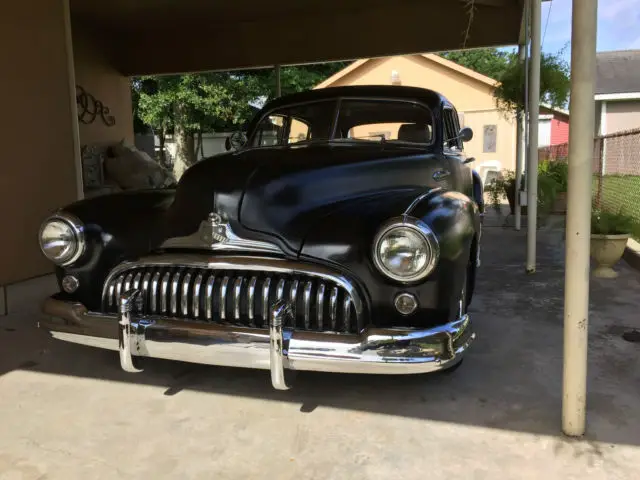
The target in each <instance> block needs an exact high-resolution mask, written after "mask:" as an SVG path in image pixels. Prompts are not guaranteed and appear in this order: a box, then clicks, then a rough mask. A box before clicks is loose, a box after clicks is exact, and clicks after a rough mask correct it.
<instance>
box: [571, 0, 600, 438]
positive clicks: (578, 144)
mask: <svg viewBox="0 0 640 480" xmlns="http://www.w3.org/2000/svg"><path fill="white" fill-rule="evenodd" d="M597 11H598V0H573V22H572V28H571V32H572V33H571V37H572V39H571V100H570V102H571V103H570V111H571V119H570V131H569V160H568V163H569V180H568V184H569V186H568V192H567V226H566V239H567V240H566V242H567V244H566V251H565V264H566V270H565V279H564V281H565V284H564V292H565V293H564V371H563V377H564V378H563V389H562V390H563V392H562V430H563V431H564V433H565V434H567V435H571V436H579V435H582V434H584V432H585V424H586V396H587V329H588V320H589V244H590V234H591V188H592V187H591V171H592V164H591V161H592V156H593V136H594V132H593V130H594V127H595V118H594V117H595V102H594V92H595V73H596V31H597Z"/></svg>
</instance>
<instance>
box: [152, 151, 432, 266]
mask: <svg viewBox="0 0 640 480" xmlns="http://www.w3.org/2000/svg"><path fill="white" fill-rule="evenodd" d="M441 167H442V164H441V163H440V161H439V160H437V159H436V157H435V156H434V155H432V154H429V153H428V152H426V151H425V150H424V149H414V148H411V149H409V148H397V147H394V148H387V147H383V146H380V145H375V146H372V147H368V146H353V145H321V146H306V147H300V148H292V147H289V148H259V149H249V150H244V151H240V152H236V153H229V154H223V155H218V156H215V157H211V158H209V159H206V160H203V161H201V162H199V163H197V164H196V165H194V166H193V167H191V168H190V169H189V170H187V171H186V172H185V174H184V175H183V177H182V179H181V180H180V182H179V185H178V188H177V191H176V196H175V201H174V203H173V205H172V206H171V208H169V209H168V210H167V214H166V219H165V222H164V226H165V228H164V230H163V233H162V235H161V236H162V237H164V238H168V237H172V236H184V235H189V234H191V233H193V232H194V231H195V230H196V229H197V228H198V225H199V223H200V222H201V221H202V220H203V219H205V218H206V216H207V215H208V214H209V213H210V212H211V211H217V212H219V213H222V214H224V215H225V216H226V217H227V218H228V219H229V223H230V225H231V227H232V229H233V230H234V231H235V232H236V234H238V235H240V236H243V237H247V238H252V239H262V240H267V241H273V242H275V243H278V244H279V245H281V246H282V247H283V249H285V250H288V251H290V252H295V253H299V252H300V250H301V248H302V245H303V242H304V239H305V237H306V236H307V235H308V233H309V232H310V231H311V230H312V229H313V228H314V226H316V225H317V224H318V223H319V222H320V220H321V219H322V218H323V217H326V216H328V215H330V214H331V213H332V212H333V211H336V210H338V209H342V208H343V207H344V206H345V205H346V204H349V205H352V204H354V202H358V203H359V202H364V203H363V205H365V204H366V203H368V202H369V201H370V199H371V198H373V197H375V198H384V196H385V195H388V196H393V197H397V195H400V196H402V197H404V196H406V197H407V199H409V198H411V196H412V195H415V194H417V193H419V192H422V191H425V190H426V189H427V188H428V187H430V186H435V181H434V180H433V173H434V172H435V171H436V170H437V169H438V168H441ZM409 201H410V200H409ZM399 213H401V212H398V214H399Z"/></svg>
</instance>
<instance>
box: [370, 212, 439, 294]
mask: <svg viewBox="0 0 640 480" xmlns="http://www.w3.org/2000/svg"><path fill="white" fill-rule="evenodd" d="M398 229H409V230H411V231H412V232H414V233H418V234H419V235H420V237H421V238H422V239H423V241H424V244H425V246H426V248H427V249H428V251H429V259H428V261H427V263H426V264H425V266H424V267H423V268H422V270H420V271H419V272H417V273H415V274H413V275H411V276H401V275H397V274H395V273H394V272H392V271H390V270H389V269H388V268H387V267H386V266H385V265H384V263H383V262H382V260H381V259H380V243H381V242H382V241H383V240H384V239H385V237H386V236H387V235H388V234H389V233H391V232H394V231H396V230H398ZM372 256H373V263H374V265H375V266H376V268H377V269H378V271H379V272H380V273H381V274H382V275H384V276H385V277H387V278H390V279H391V280H394V281H396V282H400V283H403V284H411V283H416V282H419V281H421V280H424V279H425V278H426V277H428V276H429V275H430V274H431V273H432V272H433V270H434V269H435V267H436V264H437V263H438V260H439V258H440V244H439V242H438V238H437V237H436V234H435V233H434V232H433V230H431V228H429V226H428V225H427V224H426V223H424V222H423V221H422V220H420V219H418V218H415V217H411V216H408V215H402V216H399V217H394V218H391V219H389V220H387V221H386V222H385V223H384V224H382V226H381V227H380V228H379V229H378V232H377V233H376V235H375V237H374V240H373V252H372Z"/></svg>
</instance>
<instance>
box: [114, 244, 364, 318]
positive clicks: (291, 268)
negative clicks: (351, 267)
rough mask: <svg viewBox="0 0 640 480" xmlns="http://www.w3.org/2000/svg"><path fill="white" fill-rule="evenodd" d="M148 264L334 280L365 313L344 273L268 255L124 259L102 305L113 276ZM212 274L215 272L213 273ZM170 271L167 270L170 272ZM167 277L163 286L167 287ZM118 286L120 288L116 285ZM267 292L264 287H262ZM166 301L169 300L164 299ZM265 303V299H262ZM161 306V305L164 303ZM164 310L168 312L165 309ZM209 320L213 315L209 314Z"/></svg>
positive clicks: (357, 311)
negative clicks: (127, 260) (128, 260)
mask: <svg viewBox="0 0 640 480" xmlns="http://www.w3.org/2000/svg"><path fill="white" fill-rule="evenodd" d="M145 267H158V268H163V267H173V268H178V269H186V268H202V269H206V270H213V271H216V270H227V271H229V270H246V271H251V272H267V273H270V272H273V273H284V274H289V275H307V276H310V277H315V278H318V279H321V280H324V281H326V282H332V283H334V284H337V285H339V286H340V287H342V288H343V289H344V290H345V291H346V293H347V294H348V295H349V297H350V298H351V300H352V302H353V308H354V311H355V314H356V317H357V319H358V322H360V319H361V317H362V314H363V312H364V306H363V301H362V298H361V297H360V295H359V293H358V291H357V290H356V288H355V286H354V285H353V283H352V282H351V281H350V280H349V279H348V278H347V277H345V276H343V275H342V274H340V273H339V272H336V271H335V270H332V269H329V268H328V267H325V266H324V265H319V264H314V263H307V262H300V261H292V260H285V259H282V258H266V257H254V256H215V257H213V256H210V255H203V254H188V253H184V254H183V253H181V254H162V255H156V256H148V257H143V258H141V259H139V260H136V261H131V262H123V263H121V264H119V265H118V266H116V267H115V268H114V269H113V270H112V271H111V273H110V274H109V275H108V276H107V279H106V280H105V283H104V287H103V291H102V295H103V305H106V303H107V302H106V300H107V299H106V297H107V295H108V285H110V284H111V283H112V282H113V280H114V278H118V276H119V275H120V274H123V273H125V274H126V272H127V271H128V270H129V269H133V268H145ZM212 273H213V272H212ZM167 274H168V273H167ZM164 286H165V285H164V279H163V283H162V288H164ZM266 286H267V287H268V288H270V280H268V281H267V284H266ZM116 288H117V287H116ZM166 293H167V292H166V291H164V293H163V294H162V298H164V299H166ZM263 295H264V288H263ZM164 301H165V302H166V300H164ZM263 305H264V302H263ZM161 307H162V305H161ZM262 310H263V311H262V315H263V317H262V318H263V319H264V321H265V322H267V321H268V320H267V319H268V318H269V317H268V315H269V312H268V305H267V309H266V310H265V308H264V307H263V309H262ZM161 311H162V312H163V313H165V312H166V311H167V310H166V308H164V309H162V308H161ZM208 318H209V319H210V317H208ZM359 326H360V327H361V326H362V325H361V324H360V323H359Z"/></svg>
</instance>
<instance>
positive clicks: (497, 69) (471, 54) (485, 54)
mask: <svg viewBox="0 0 640 480" xmlns="http://www.w3.org/2000/svg"><path fill="white" fill-rule="evenodd" d="M509 55H510V54H509V52H504V51H501V50H498V49H497V48H474V49H471V50H457V51H453V52H443V53H441V54H440V56H441V57H443V58H446V59H447V60H451V61H452V62H455V63H457V64H458V65H462V66H463V67H467V68H469V69H471V70H473V71H475V72H478V73H481V74H483V75H486V76H487V77H490V78H493V79H496V80H497V79H498V78H500V77H502V75H503V74H504V72H505V71H506V70H507V68H508V66H509V62H510V57H509Z"/></svg>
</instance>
